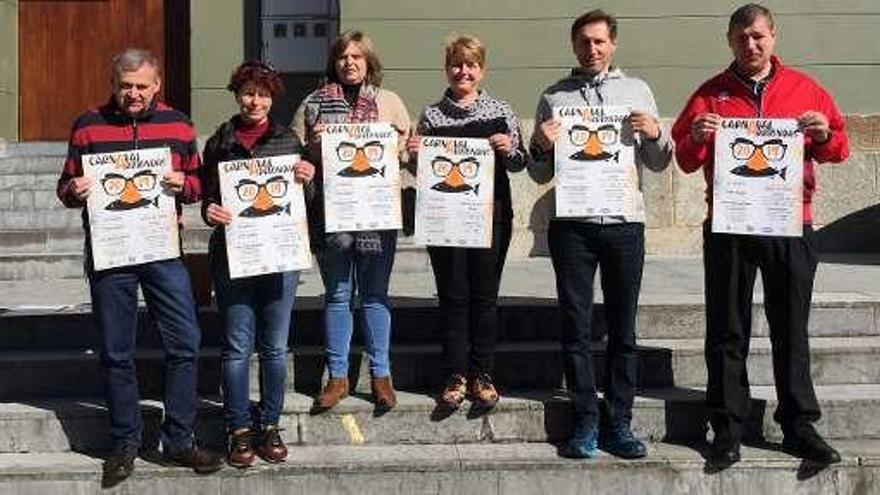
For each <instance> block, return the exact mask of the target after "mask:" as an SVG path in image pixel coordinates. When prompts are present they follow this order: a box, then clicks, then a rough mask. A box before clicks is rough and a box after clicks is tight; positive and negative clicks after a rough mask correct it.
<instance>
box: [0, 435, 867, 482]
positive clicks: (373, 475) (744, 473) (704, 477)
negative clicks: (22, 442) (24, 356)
mask: <svg viewBox="0 0 880 495" xmlns="http://www.w3.org/2000/svg"><path fill="white" fill-rule="evenodd" d="M840 447H841V450H842V454H843V461H842V462H841V463H840V464H836V465H834V466H831V467H827V468H826V467H824V466H823V467H816V466H810V465H807V466H805V465H804V464H802V463H801V461H800V460H798V459H795V458H792V457H790V456H788V455H786V454H783V453H781V452H778V451H777V450H774V446H770V448H767V447H764V448H752V447H745V448H744V449H743V460H742V461H741V462H739V463H737V464H735V465H734V466H732V467H731V468H729V469H726V470H724V471H721V472H713V471H711V470H707V469H705V462H704V460H703V457H702V455H701V454H700V452H699V451H698V450H697V449H695V448H693V447H688V446H679V445H670V444H657V445H650V446H649V450H648V457H647V458H646V459H644V460H639V461H635V462H634V461H626V460H622V459H617V458H614V457H611V456H609V455H607V454H604V453H600V455H599V456H598V457H597V458H595V459H592V460H584V461H575V460H569V459H562V458H560V457H559V456H558V455H557V452H556V448H555V447H554V446H552V445H549V444H509V445H482V444H479V445H428V446H424V445H412V446H354V447H353V446H315V447H312V446H301V447H296V448H293V449H291V450H290V455H289V457H288V459H287V462H285V463H283V464H280V465H266V464H264V463H259V464H258V465H257V466H256V467H254V468H251V469H248V470H245V471H241V470H236V469H234V468H228V467H227V468H224V469H223V470H221V471H220V472H218V473H216V474H214V475H211V476H198V475H196V474H194V473H192V472H191V471H189V470H186V469H183V468H169V467H163V466H160V465H159V464H158V463H157V462H156V461H155V460H153V459H154V458H155V456H147V458H148V459H149V460H143V459H138V460H137V461H136V464H135V466H136V467H135V472H134V474H133V475H132V477H131V478H130V479H128V480H126V481H125V482H123V483H122V484H121V485H119V486H117V487H115V488H113V489H111V490H102V486H101V460H100V459H99V458H95V457H90V456H88V455H83V454H76V453H66V454H49V455H43V454H7V455H3V456H0V493H2V494H7V493H8V494H16V495H21V494H30V493H41V494H47V495H56V494H59V495H60V494H63V495H70V494H81V493H82V494H85V493H98V492H101V493H187V494H191V495H199V494H209V493H210V494H240V493H322V494H324V493H326V494H343V493H345V494H349V493H364V494H380V493H381V494H388V495H395V494H413V493H419V494H425V495H434V494H449V493H468V494H469V493H481V494H486V495H498V494H507V495H520V494H535V493H554V494H560V495H563V494H579V493H586V492H585V490H587V489H588V490H589V493H597V494H606V493H607V494H636V493H638V494H644V495H667V494H670V493H767V494H769V493H773V494H789V493H823V494H873V493H876V487H877V485H876V482H877V481H876V480H877V479H878V477H880V454H878V452H880V443H878V442H873V441H864V442H856V441H854V442H846V443H843V444H841V445H840ZM585 487H589V488H585Z"/></svg>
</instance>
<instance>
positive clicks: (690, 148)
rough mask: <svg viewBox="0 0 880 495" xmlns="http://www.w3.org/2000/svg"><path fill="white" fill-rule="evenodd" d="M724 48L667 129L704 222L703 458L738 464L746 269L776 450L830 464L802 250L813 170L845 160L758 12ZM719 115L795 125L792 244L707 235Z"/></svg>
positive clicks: (826, 111) (822, 106)
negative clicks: (720, 67)
mask: <svg viewBox="0 0 880 495" xmlns="http://www.w3.org/2000/svg"><path fill="white" fill-rule="evenodd" d="M727 41H728V44H729V45H730V49H731V51H732V52H733V58H734V61H733V63H731V65H730V66H729V67H728V68H727V70H725V71H724V72H722V73H721V74H718V75H717V76H715V77H713V78H712V79H710V80H708V81H707V82H705V83H704V84H703V85H702V86H700V88H699V89H698V90H697V92H696V93H695V94H694V95H693V96H691V98H690V100H689V101H688V103H687V106H686V107H685V109H684V110H683V111H682V112H681V115H679V117H678V119H677V120H676V122H675V124H674V126H673V128H672V137H673V139H674V140H675V145H676V158H677V159H678V164H679V166H680V167H681V169H682V170H683V171H684V172H686V173H691V172H695V171H697V170H698V169H700V168H701V167H702V169H703V174H704V176H705V179H706V201H707V203H708V204H709V216H710V219H709V220H707V221H706V223H705V224H704V227H703V263H704V268H705V292H706V312H707V317H706V347H705V353H706V365H707V368H708V377H709V380H708V387H707V391H706V402H707V405H708V408H709V409H710V411H711V413H712V415H711V420H710V421H711V424H712V429H713V431H714V433H715V436H714V440H713V443H712V451H711V460H712V461H714V462H717V463H721V464H728V465H729V464H732V463H734V462H737V461H738V460H739V458H740V454H739V446H740V440H741V438H742V436H743V428H744V425H743V423H744V421H745V420H746V418H747V417H748V415H749V404H750V399H749V386H748V376H747V373H746V357H747V356H748V349H749V338H750V333H751V302H752V291H753V288H754V283H755V275H756V269H757V268H758V267H760V269H761V276H762V280H763V283H764V307H765V311H766V315H767V320H768V322H769V324H770V336H771V342H772V345H773V372H774V378H775V382H776V394H777V397H778V400H779V405H778V407H777V409H776V413H775V415H774V419H775V420H776V421H777V422H779V423H780V424H781V426H782V431H783V434H784V439H783V448H784V449H785V450H786V451H788V452H790V453H791V454H793V455H796V456H798V457H802V458H805V459H810V460H812V461H816V462H820V463H826V464H827V463H834V462H838V461H840V456H839V455H838V453H837V452H836V451H835V450H834V449H833V448H832V447H831V446H829V445H828V444H827V443H825V441H824V440H823V439H822V438H821V437H820V436H819V435H818V433H816V430H815V429H814V428H813V426H812V423H813V422H815V421H816V420H818V419H819V417H820V415H821V413H820V411H819V404H818V401H817V400H816V393H815V390H814V388H813V382H812V380H811V378H810V353H809V344H808V337H807V320H808V317H809V313H810V300H811V297H812V291H813V276H814V275H815V271H816V265H817V262H818V260H817V257H816V253H815V249H814V247H813V246H812V245H811V237H812V233H813V231H812V208H811V199H812V193H813V191H814V190H815V187H816V177H815V172H814V167H813V164H814V162H816V163H822V162H841V161H843V160H845V159H846V158H847V156H848V155H849V147H848V142H847V137H846V134H845V132H844V121H843V118H842V117H841V115H840V112H839V111H838V110H837V107H836V106H835V104H834V101H833V100H832V98H831V96H830V95H829V94H828V93H827V92H826V91H825V90H824V89H823V88H822V87H821V86H819V85H818V84H816V83H815V82H814V81H813V80H811V79H810V78H809V77H807V76H806V75H804V74H802V73H800V72H798V71H795V70H793V69H790V68H788V67H786V66H785V65H783V64H782V62H781V61H780V60H779V58H778V57H776V56H775V55H774V54H773V49H774V46H775V44H776V29H775V27H774V24H773V15H772V14H771V12H770V11H769V10H768V9H766V8H765V7H763V6H760V5H757V4H748V5H745V6H743V7H740V8H739V9H737V10H736V11H735V12H734V13H733V14H732V15H731V17H730V22H729V24H728V31H727ZM722 117H741V118H759V117H760V118H789V119H797V121H798V126H799V128H800V129H801V131H802V132H803V134H804V174H803V177H804V179H803V181H804V183H803V188H804V190H803V192H804V194H803V198H804V204H803V208H804V211H803V219H804V233H803V236H802V237H764V236H757V235H733V234H721V233H713V232H712V228H711V226H712V222H711V215H712V211H711V206H712V182H713V161H714V153H715V145H714V141H713V137H714V134H715V131H717V130H718V128H719V125H720V122H721V119H722Z"/></svg>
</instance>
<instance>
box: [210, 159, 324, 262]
mask: <svg viewBox="0 0 880 495" xmlns="http://www.w3.org/2000/svg"><path fill="white" fill-rule="evenodd" d="M299 161H300V157H299V155H282V156H273V157H265V158H251V159H247V160H233V161H228V162H221V163H220V164H218V166H217V170H218V174H219V177H220V194H221V197H222V200H223V206H225V207H226V208H228V209H229V210H230V211H232V216H233V220H232V223H230V224H229V225H227V226H226V257H227V260H228V262H229V277H230V278H233V279H235V278H241V277H251V276H254V275H263V274H267V273H278V272H286V271H293V270H303V269H305V268H309V267H310V266H311V265H312V256H311V252H310V251H309V232H308V231H309V227H308V219H307V217H306V204H305V198H304V197H303V187H302V184H300V183H299V182H296V181H295V180H294V178H293V168H294V165H296V164H297V162H299Z"/></svg>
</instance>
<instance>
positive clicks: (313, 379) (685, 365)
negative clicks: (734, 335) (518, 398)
mask: <svg viewBox="0 0 880 495" xmlns="http://www.w3.org/2000/svg"><path fill="white" fill-rule="evenodd" d="M218 356H219V349H218V348H217V347H207V348H203V349H202V352H201V357H200V360H199V368H200V372H201V376H200V380H199V388H200V390H201V391H202V392H203V393H215V392H216V391H217V390H219V369H220V363H219V358H218ZM289 356H290V361H291V362H290V363H289V365H288V368H289V369H290V370H291V371H292V377H293V378H292V379H291V383H292V384H293V385H294V388H295V389H296V390H301V391H307V392H314V391H316V390H317V389H318V388H319V387H320V382H321V376H322V373H323V371H324V367H323V349H322V348H321V346H299V347H295V348H294V349H293V353H292V354H290V355H289ZM593 356H594V369H595V374H596V380H597V383H599V384H601V383H603V376H604V369H605V364H604V363H605V346H604V344H603V343H601V342H597V343H594V345H593ZM878 357H880V338H878V337H853V338H837V337H821V338H814V339H812V341H811V365H812V376H813V381H814V383H816V384H820V385H833V384H856V383H861V384H871V383H880V359H878ZM137 359H138V363H137V367H138V373H139V375H140V378H141V383H143V384H145V385H144V388H145V391H146V393H152V394H156V393H158V392H159V391H160V390H161V384H162V377H163V376H164V360H163V355H162V352H161V351H160V350H159V349H141V350H139V351H138V355H137ZM366 361H367V359H366V358H365V357H363V358H362V354H361V349H359V348H355V349H354V351H353V353H352V357H351V367H350V368H351V370H350V376H351V378H352V379H353V380H359V381H360V382H361V383H368V380H369V371H368V366H367V362H366ZM391 362H392V374H393V377H394V382H395V383H396V384H397V386H398V387H400V388H402V389H405V390H431V389H433V388H434V387H436V386H438V385H439V384H440V383H442V381H443V379H444V378H445V377H444V375H443V360H442V354H441V350H440V346H439V344H412V343H400V344H394V345H392V348H391ZM72 367H73V368H75V369H77V370H78V373H77V374H75V375H74V374H71V373H70V369H71V368H72ZM748 367H749V382H750V383H751V384H753V385H771V384H773V383H774V380H773V371H772V370H773V367H772V362H771V355H770V346H769V339H766V338H756V339H753V341H752V346H751V355H750V357H749V360H748ZM0 376H3V377H4V380H3V382H2V383H0V397H3V398H16V397H35V396H36V397H40V396H42V397H53V396H71V395H89V394H94V393H100V383H101V380H102V378H101V377H102V371H101V369H100V367H99V365H98V358H97V355H96V351H95V350H94V348H88V349H81V350H60V351H25V350H20V351H2V352H0ZM494 376H495V378H496V380H497V382H498V384H499V386H501V387H506V388H530V387H533V388H553V387H559V386H561V385H562V383H563V366H562V359H561V357H560V350H559V344H558V343H556V342H544V341H541V342H500V343H499V345H498V348H497V351H496V363H495V371H494ZM637 379H638V382H637V383H638V384H639V386H641V387H665V386H672V385H678V386H686V387H700V386H704V385H705V383H706V366H705V361H704V359H703V351H702V341H697V340H691V339H675V340H643V341H642V342H641V343H640V347H639V351H638V378H637Z"/></svg>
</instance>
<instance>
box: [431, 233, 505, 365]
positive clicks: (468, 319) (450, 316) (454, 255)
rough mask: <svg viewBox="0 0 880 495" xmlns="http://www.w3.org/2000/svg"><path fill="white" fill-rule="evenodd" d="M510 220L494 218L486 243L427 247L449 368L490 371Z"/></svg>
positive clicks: (493, 358) (493, 357) (496, 331)
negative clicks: (489, 244) (466, 245)
mask: <svg viewBox="0 0 880 495" xmlns="http://www.w3.org/2000/svg"><path fill="white" fill-rule="evenodd" d="M511 230H512V228H511V224H510V223H509V222H497V221H496V222H495V223H494V225H493V226H492V246H491V247H489V248H485V249H479V248H455V247H436V246H430V247H428V255H429V256H430V257H431V267H433V269H434V278H435V280H436V281H437V296H438V298H439V299H440V325H441V327H442V328H443V358H444V361H445V368H446V372H447V374H449V375H451V374H453V373H460V374H462V375H466V374H476V373H487V374H491V373H492V369H493V367H494V363H495V341H496V339H497V336H498V285H499V283H500V282H501V271H502V270H503V269H504V259H505V258H506V257H507V248H508V246H510V236H511Z"/></svg>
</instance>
